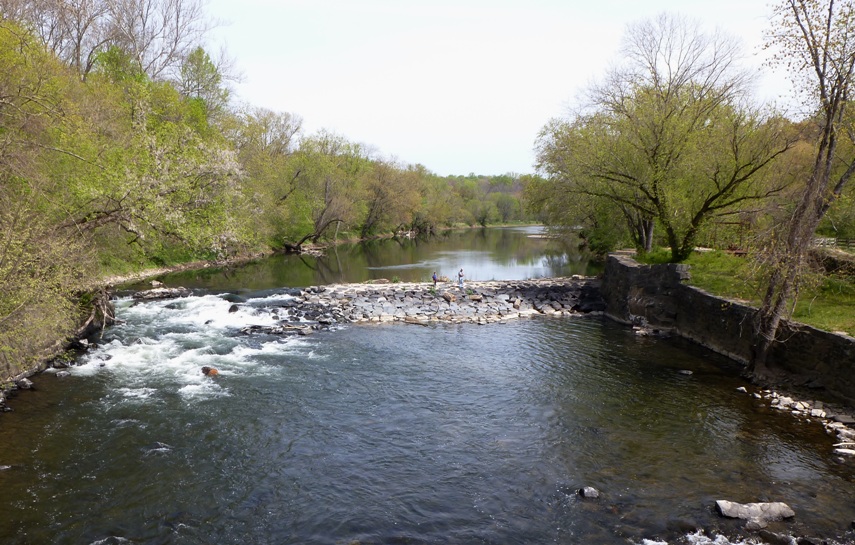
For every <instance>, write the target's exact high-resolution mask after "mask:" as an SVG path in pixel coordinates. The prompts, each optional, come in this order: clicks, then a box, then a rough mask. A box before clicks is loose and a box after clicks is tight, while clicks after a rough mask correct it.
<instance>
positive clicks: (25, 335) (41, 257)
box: [0, 0, 525, 380]
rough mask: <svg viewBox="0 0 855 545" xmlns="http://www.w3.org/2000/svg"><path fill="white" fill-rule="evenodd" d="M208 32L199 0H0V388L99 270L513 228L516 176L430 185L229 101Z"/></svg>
mask: <svg viewBox="0 0 855 545" xmlns="http://www.w3.org/2000/svg"><path fill="white" fill-rule="evenodd" d="M155 15H156V16H155ZM210 26H211V24H210V21H209V20H208V18H207V16H206V14H205V12H204V10H203V3H202V2H201V0H184V1H181V2H169V1H165V0H143V1H142V2H137V1H124V0H119V1H110V2H106V1H98V0H96V1H94V2H86V3H82V4H81V3H71V2H63V1H61V2H45V1H42V0H26V1H16V0H2V1H0V74H2V77H0V378H2V379H3V380H5V379H8V378H9V377H14V376H17V375H19V374H20V373H22V372H24V371H25V370H28V369H31V368H32V367H33V365H35V362H36V361H37V360H40V359H42V358H43V357H44V356H45V355H46V353H51V352H55V351H56V350H57V349H59V348H60V346H59V345H58V344H57V342H58V341H59V340H62V339H64V338H67V337H68V336H71V335H73V334H74V332H75V331H76V327H77V324H78V323H79V322H81V321H83V320H84V319H85V316H88V314H89V311H90V301H92V300H95V299H97V297H92V296H91V295H87V294H89V293H91V292H92V290H93V289H95V288H97V287H98V286H99V285H103V284H104V283H105V279H107V278H110V277H113V276H115V275H128V274H132V273H136V272H139V271H145V270H148V269H152V268H159V267H169V266H172V265H176V264H182V263H187V262H193V261H208V262H225V261H229V260H235V259H244V258H247V257H252V256H256V255H259V254H267V253H270V252H275V251H286V250H287V251H301V250H302V249H303V246H304V245H305V244H306V243H313V244H318V243H323V242H325V241H330V240H335V239H342V238H368V237H374V236H380V235H384V234H393V233H398V232H406V233H421V234H425V233H431V232H433V231H435V230H436V229H439V228H444V227H447V226H451V225H487V224H491V223H495V222H505V223H508V222H517V221H520V220H521V219H524V218H525V213H524V211H523V208H522V206H521V204H520V194H521V191H522V185H523V183H524V181H525V176H521V175H516V174H507V175H498V176H481V175H475V174H471V175H468V176H453V177H440V176H438V175H436V174H433V173H432V172H430V171H429V170H428V169H427V168H425V167H424V166H421V165H408V164H401V163H399V162H397V161H395V160H392V159H388V158H385V157H382V156H380V155H379V154H377V153H375V152H372V151H371V150H370V148H369V147H368V146H366V145H363V144H357V143H355V142H352V141H350V140H348V139H347V138H346V137H344V136H341V135H338V134H334V133H332V132H329V131H325V130H320V131H318V132H317V133H314V134H306V133H305V132H304V131H303V129H302V120H301V118H300V117H299V116H298V115H297V114H293V113H287V112H275V111H271V110H267V109H264V108H259V107H255V106H252V105H249V104H240V103H239V102H238V101H237V100H234V97H232V96H231V95H230V91H229V84H230V81H232V80H233V79H234V78H233V77H232V75H231V73H230V69H229V63H228V61H227V60H225V59H221V58H214V57H211V56H210V55H209V54H208V52H207V51H206V50H205V49H204V48H203V47H202V46H203V45H204V43H205V42H204V40H205V32H206V30H207V29H208V28H210ZM46 351H47V352H46Z"/></svg>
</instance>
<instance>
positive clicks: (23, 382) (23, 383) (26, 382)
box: [15, 378, 33, 390]
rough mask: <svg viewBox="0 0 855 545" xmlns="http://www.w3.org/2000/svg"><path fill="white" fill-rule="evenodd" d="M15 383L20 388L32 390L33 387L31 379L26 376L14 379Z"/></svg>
mask: <svg viewBox="0 0 855 545" xmlns="http://www.w3.org/2000/svg"><path fill="white" fill-rule="evenodd" d="M15 385H16V386H17V387H18V388H20V389H21V390H32V389H33V381H32V380H30V379H28V378H22V379H20V380H17V381H15Z"/></svg>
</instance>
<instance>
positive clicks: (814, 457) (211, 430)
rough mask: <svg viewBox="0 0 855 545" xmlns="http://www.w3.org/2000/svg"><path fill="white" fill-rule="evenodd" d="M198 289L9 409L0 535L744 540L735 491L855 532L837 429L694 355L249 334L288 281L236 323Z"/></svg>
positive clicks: (137, 312) (607, 329) (113, 539)
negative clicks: (749, 390) (729, 510)
mask: <svg viewBox="0 0 855 545" xmlns="http://www.w3.org/2000/svg"><path fill="white" fill-rule="evenodd" d="M432 252H434V253H441V251H440V250H439V249H435V250H432ZM448 252H449V253H448V255H449V258H448V265H449V266H451V263H452V262H454V263H455V264H456V263H457V262H459V261H462V260H463V259H462V258H461V256H459V255H455V251H454V250H448ZM466 252H469V250H466ZM427 261H430V260H427ZM535 261H536V260H534V261H533V262H535ZM565 261H566V260H565ZM434 265H435V263H434V262H430V263H429V264H428V265H427V267H426V269H432V268H433V266H434ZM455 266H456V265H455ZM467 266H469V267H470V268H472V269H475V266H474V265H467ZM491 266H494V267H496V268H497V269H500V268H501V265H491ZM276 267H280V265H276V266H275V267H274V266H273V265H266V264H258V265H256V269H255V271H256V273H258V271H264V273H263V275H268V274H270V275H273V274H280V273H278V272H277V273H273V272H270V271H272V270H273V269H275V268H276ZM384 267H386V265H384ZM342 268H343V269H344V268H347V267H342ZM354 270H355V269H354ZM420 270H421V269H420ZM526 271H527V272H526V273H525V274H526V275H528V274H529V273H528V271H530V269H526ZM228 274H229V275H231V276H230V277H229V278H231V279H234V278H235V277H240V275H241V274H246V273H245V272H239V271H233V272H229V273H228ZM295 274H297V273H295ZM419 274H421V273H419ZM255 278H256V279H258V278H259V277H258V276H255ZM201 281H203V282H204V283H207V284H209V288H208V289H198V290H197V292H196V294H195V295H194V296H193V297H188V298H184V299H181V300H176V301H160V302H151V303H145V304H134V303H133V302H132V301H131V300H130V299H127V298H123V299H121V300H119V301H118V302H117V303H118V313H119V317H120V318H121V319H123V320H125V323H124V324H123V325H121V326H117V327H114V328H111V329H110V330H108V331H107V334H106V336H105V338H104V339H103V340H102V341H101V342H102V344H101V347H100V348H99V349H97V350H95V351H93V352H91V353H90V354H89V355H88V356H86V357H84V358H82V359H81V361H80V362H79V363H80V365H79V366H76V367H74V368H72V369H71V376H69V377H66V378H58V377H57V376H55V374H52V373H46V374H43V375H41V376H39V377H36V378H35V382H36V386H37V389H36V390H35V391H31V392H21V393H20V394H19V395H18V396H17V397H15V398H14V399H12V400H11V404H12V406H13V407H14V408H15V409H16V410H15V411H14V412H12V413H7V414H4V415H0V429H2V431H3V442H2V443H0V467H5V469H3V470H0V491H2V494H0V543H4V544H6V543H10V544H41V543H68V544H77V543H84V544H90V543H92V544H94V543H152V544H154V543H164V544H166V543H176V544H183V543H189V544H208V543H211V544H213V543H217V544H220V543H235V544H238V543H240V544H246V543H264V544H266V543H270V544H279V543H295V544H296V543H334V544H335V543H341V544H350V543H363V544H369V543H377V544H380V543H413V544H422V543H460V544H466V543H491V544H492V543H495V544H506V543H567V544H572V543H603V544H627V543H633V544H642V543H645V544H651V543H666V542H667V543H686V542H692V543H713V542H715V543H720V544H723V543H728V542H732V543H737V542H741V540H743V539H744V538H743V537H741V531H740V528H741V526H742V524H740V523H738V522H736V521H729V520H724V519H720V518H719V517H718V516H717V515H715V513H714V509H713V506H714V502H715V500H717V499H730V500H733V501H740V502H749V501H785V502H787V503H789V504H790V505H791V506H792V507H793V508H794V510H795V511H796V513H797V516H796V519H795V520H794V521H792V522H788V523H779V524H776V525H773V526H772V529H773V530H775V531H779V532H785V533H786V532H792V533H795V534H798V535H804V534H808V535H821V536H825V537H833V538H835V539H834V540H835V541H837V542H840V543H843V542H846V541H847V539H848V538H850V537H851V534H847V530H848V528H849V525H850V523H851V522H852V520H855V482H853V475H855V470H853V466H852V465H851V464H850V465H843V464H839V463H838V462H836V461H835V459H834V457H833V456H832V455H831V451H832V443H833V439H832V438H831V437H829V436H827V435H826V434H825V433H824V432H823V430H822V428H821V426H819V425H818V424H816V423H811V422H799V421H797V420H796V419H794V418H792V417H791V416H790V415H788V414H781V413H779V412H777V411H775V412H773V411H771V410H768V409H765V408H763V407H762V405H761V404H759V403H758V402H756V401H755V400H753V398H751V397H750V396H747V395H745V394H741V393H739V392H737V390H736V388H737V387H739V386H742V385H744V383H743V382H742V381H741V380H740V379H739V378H738V376H737V373H736V370H735V369H734V368H733V367H732V366H731V365H730V364H729V363H728V362H727V361H726V360H723V359H721V358H719V357H718V356H715V355H713V354H711V353H709V352H707V351H704V350H700V349H698V348H696V347H694V346H692V345H688V344H686V343H683V342H681V341H678V340H664V339H647V338H639V337H636V336H635V335H633V334H632V332H631V331H629V330H627V329H626V328H624V327H622V326H619V325H617V324H614V323H611V322H609V321H605V320H600V319H597V318H573V319H567V318H542V319H540V318H538V319H525V320H519V321H516V322H513V323H509V324H504V325H502V324H494V325H488V326H477V325H436V326H431V327H414V326H405V325H394V324H389V325H373V326H369V325H359V326H357V325H348V326H343V327H340V328H338V329H336V330H333V331H327V332H319V333H317V334H315V335H313V336H311V337H300V338H287V339H286V338H278V337H264V336H261V337H259V336H253V337H248V336H243V335H241V334H239V332H238V330H239V328H240V327H243V326H245V325H249V324H264V323H269V321H270V320H271V319H270V315H269V313H268V312H266V310H267V309H269V308H270V307H276V306H278V305H281V304H283V303H284V302H286V301H287V299H288V298H289V296H288V295H287V294H285V293H284V290H278V289H275V288H274V287H273V286H271V285H270V284H264V283H263V282H261V281H260V280H256V281H257V282H258V283H257V284H254V287H253V288H247V287H246V285H247V284H249V283H248V282H247V283H244V281H243V280H242V283H241V284H238V285H234V286H233V288H232V290H230V291H231V293H236V292H241V293H242V295H243V297H244V298H245V299H246V301H247V302H246V303H245V304H243V305H241V308H240V310H239V311H238V312H235V313H229V312H228V310H229V307H230V306H231V303H230V302H229V301H228V300H226V299H227V298H229V299H231V297H229V296H227V295H226V294H225V293H223V291H224V290H225V284H227V283H228V281H229V279H228V278H226V279H224V278H221V277H217V276H206V277H203V278H202V279H201ZM336 281H338V280H336ZM262 284H264V285H262ZM288 284H289V283H288V282H283V283H282V285H283V286H284V285H288ZM197 288H198V286H197ZM203 365H212V366H215V367H217V368H218V369H219V370H220V373H221V374H220V376H219V377H218V378H217V379H215V380H211V379H207V378H204V377H202V375H201V373H200V371H199V369H200V367H201V366H203ZM685 371H691V372H692V373H691V374H687V373H686V372H685ZM582 486H594V487H596V488H598V489H599V490H600V491H601V492H602V496H601V498H600V499H598V500H593V501H590V500H582V499H580V498H579V496H578V495H577V494H576V493H575V491H576V490H577V489H578V488H580V487H582ZM719 534H722V535H726V536H728V538H729V539H730V541H727V540H725V538H724V537H721V536H719ZM716 536H719V537H718V538H717V539H718V541H713V540H714V539H716Z"/></svg>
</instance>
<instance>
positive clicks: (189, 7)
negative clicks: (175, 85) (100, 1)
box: [106, 0, 210, 79]
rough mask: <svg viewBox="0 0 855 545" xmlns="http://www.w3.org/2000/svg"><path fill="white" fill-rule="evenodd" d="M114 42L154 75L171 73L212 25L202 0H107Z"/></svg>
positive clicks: (155, 76)
mask: <svg viewBox="0 0 855 545" xmlns="http://www.w3.org/2000/svg"><path fill="white" fill-rule="evenodd" d="M106 4H107V10H108V12H109V17H110V24H111V38H112V44H113V45H117V46H119V47H121V48H122V49H124V50H125V51H127V52H128V53H129V54H130V55H131V56H132V57H133V58H134V60H135V62H136V63H137V65H138V66H139V68H140V70H142V71H143V72H145V73H146V74H148V75H149V77H151V78H153V79H159V78H163V77H166V76H169V75H171V72H174V71H176V70H177V69H178V68H179V66H180V64H181V62H182V61H183V60H184V59H185V58H186V57H187V56H188V54H189V53H190V51H191V50H192V49H193V48H194V47H196V45H197V44H198V43H199V42H200V41H201V40H202V37H203V36H204V34H205V33H206V32H207V31H208V30H209V29H210V23H209V22H208V21H207V19H206V17H205V14H204V10H203V5H202V2H201V1H200V0H106Z"/></svg>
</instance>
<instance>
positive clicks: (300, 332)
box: [297, 327, 313, 337]
mask: <svg viewBox="0 0 855 545" xmlns="http://www.w3.org/2000/svg"><path fill="white" fill-rule="evenodd" d="M312 333H313V332H312V328H311V327H303V328H300V329H299V330H298V331H297V334H298V335H302V336H304V337H306V336H308V335H311V334H312Z"/></svg>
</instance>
